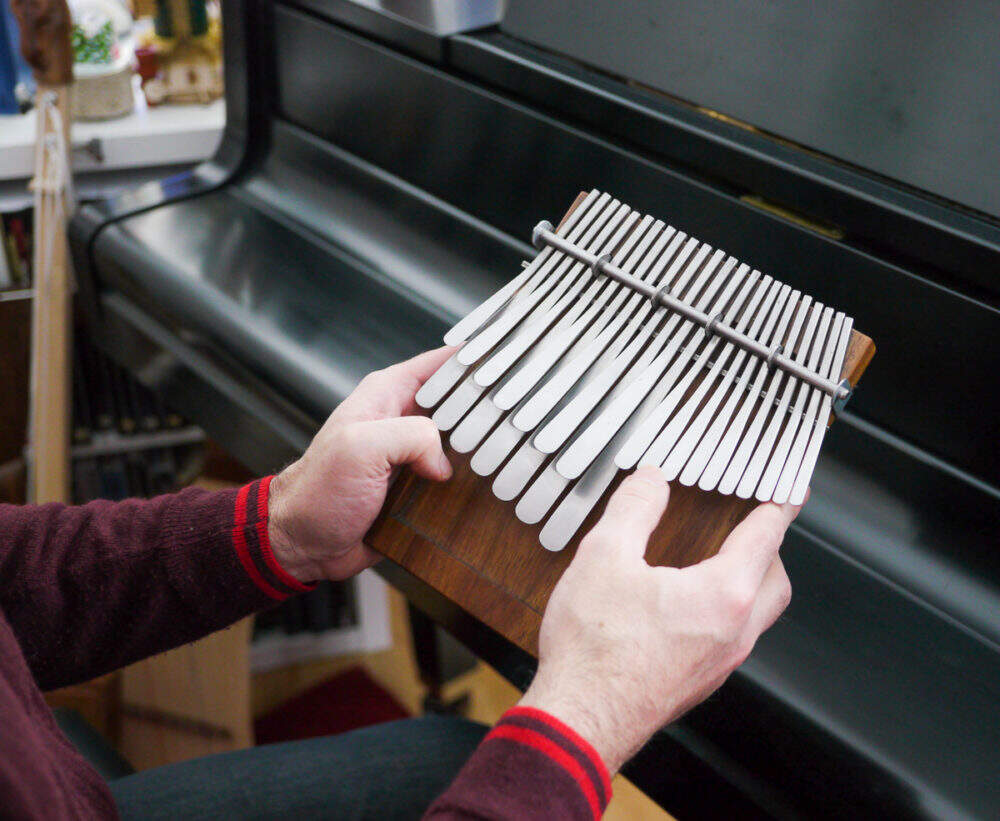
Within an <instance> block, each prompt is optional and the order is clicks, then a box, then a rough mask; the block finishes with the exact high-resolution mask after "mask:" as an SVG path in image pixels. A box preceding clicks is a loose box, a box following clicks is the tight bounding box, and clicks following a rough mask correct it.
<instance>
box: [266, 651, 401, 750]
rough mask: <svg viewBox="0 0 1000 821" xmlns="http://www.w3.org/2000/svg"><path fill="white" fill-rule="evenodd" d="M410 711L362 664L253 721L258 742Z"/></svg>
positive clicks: (340, 729)
mask: <svg viewBox="0 0 1000 821" xmlns="http://www.w3.org/2000/svg"><path fill="white" fill-rule="evenodd" d="M408 716H409V713H407V712H406V709H405V708H404V707H403V706H402V705H401V704H400V703H399V702H398V701H396V699H395V698H393V697H392V695H390V694H389V693H388V692H387V691H386V690H385V689H383V688H382V687H380V686H379V685H378V684H377V683H376V682H375V680H374V679H372V677H371V676H369V675H368V673H366V672H365V671H364V669H363V668H361V667H352V668H351V669H350V670H345V671H344V672H343V673H340V674H339V675H336V676H333V677H332V678H328V679H327V680H326V681H322V682H320V683H319V684H317V685H316V686H315V687H310V688H309V689H308V690H306V691H305V692H304V693H299V695H297V696H295V697H294V698H290V699H289V700H288V701H286V702H284V703H283V704H279V705H278V706H277V707H275V708H274V709H273V710H271V711H270V712H269V713H266V714H265V715H263V716H261V717H260V718H258V719H257V720H256V721H255V722H254V734H255V735H256V737H257V743H258V744H273V743H275V742H276V741H295V740H297V739H301V738H315V737H316V736H323V735H336V734H337V733H346V732H347V731H348V730H356V729H358V728H359V727H367V726H368V725H370V724H381V723H382V722H383V721H395V720H396V719H398V718H407V717H408Z"/></svg>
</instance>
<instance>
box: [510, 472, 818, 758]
mask: <svg viewBox="0 0 1000 821" xmlns="http://www.w3.org/2000/svg"><path fill="white" fill-rule="evenodd" d="M668 497H669V488H668V486H667V483H666V481H665V479H664V476H663V473H662V472H661V471H660V470H659V469H658V468H650V467H644V468H640V469H639V470H637V471H636V472H635V473H634V474H632V475H631V476H630V477H628V478H627V479H626V480H625V481H624V482H623V483H622V485H621V487H619V488H618V490H617V491H616V492H615V494H614V495H613V496H612V497H611V498H610V499H609V501H608V505H607V509H606V510H605V512H604V516H603V517H602V518H601V520H600V521H599V522H598V523H597V525H596V526H595V527H594V529H593V530H592V531H591V532H590V533H588V534H587V536H586V537H584V539H583V540H582V541H581V543H580V546H579V548H578V549H577V554H576V556H575V557H574V558H573V562H572V564H570V566H569V567H568V568H567V569H566V572H565V573H564V574H563V577H562V578H561V579H560V581H559V583H558V584H557V585H556V587H555V590H554V591H553V592H552V596H551V598H550V599H549V603H548V606H547V607H546V610H545V616H544V618H543V620H542V628H541V635H540V637H539V665H538V674H537V675H536V676H535V679H534V681H533V682H532V685H531V687H530V688H529V689H528V691H527V693H525V695H524V697H523V699H522V700H521V704H522V705H524V706H531V707H537V708H539V709H542V710H545V711H546V712H548V713H550V714H551V715H554V716H555V717H556V718H558V719H561V720H562V721H564V722H566V723H567V724H568V725H570V726H571V727H573V728H574V729H575V730H577V732H579V733H580V734H581V735H582V736H583V737H584V738H586V739H587V740H588V741H589V742H590V743H591V744H592V745H593V746H594V748H595V749H596V750H597V752H598V753H599V754H600V755H601V757H602V759H603V760H604V763H605V765H606V766H607V768H608V770H609V771H610V772H611V774H614V773H615V772H617V771H618V770H619V769H620V768H621V766H622V765H623V764H624V763H625V761H627V760H628V758H630V757H631V756H632V755H633V754H634V753H635V752H637V751H638V749H639V748H640V747H641V746H642V745H643V744H644V743H645V742H646V740H647V739H648V738H649V737H650V736H651V735H652V734H653V733H654V732H656V731H657V730H658V729H659V728H660V727H662V726H663V725H664V724H667V723H669V722H671V721H673V720H674V719H676V718H678V717H680V716H681V715H682V714H683V713H684V712H686V711H687V710H689V709H691V708H692V707H694V706H695V705H696V704H698V703H700V702H701V701H703V700H704V699H706V698H707V697H708V696H709V695H711V694H712V693H713V692H714V691H715V690H716V689H717V688H718V687H719V686H721V684H722V683H723V682H724V681H725V680H726V678H727V677H728V676H729V674H730V673H731V672H732V671H733V670H734V669H735V668H736V667H738V666H739V665H740V664H741V663H742V662H743V661H744V659H746V657H747V656H748V655H749V654H750V651H751V649H752V648H753V646H754V643H755V642H756V641H757V638H758V637H759V636H760V634H761V633H763V632H764V631H765V630H766V629H767V628H768V627H770V626H771V625H772V624H773V623H774V622H775V620H776V619H777V618H778V616H779V615H781V612H782V611H783V610H784V609H785V607H786V606H787V605H788V602H789V600H790V599H791V586H790V584H789V581H788V576H787V575H786V573H785V568H784V566H783V565H782V563H781V559H780V558H779V557H778V548H779V546H780V545H781V541H782V539H783V538H784V535H785V531H786V529H787V528H788V526H789V524H791V522H792V520H793V519H794V518H795V516H796V515H797V514H798V512H799V509H800V508H799V507H795V506H792V505H781V506H779V505H776V504H772V503H768V504H763V505H760V506H759V507H758V508H756V509H755V510H754V511H753V512H752V513H751V514H750V515H749V516H747V518H746V519H744V521H743V522H741V523H740V524H739V525H738V526H737V527H736V529H735V530H733V532H732V533H731V534H730V535H729V537H728V538H727V539H726V541H725V543H724V544H723V545H722V548H721V549H720V550H719V553H718V554H717V555H715V556H713V557H712V558H710V559H706V560H705V561H703V562H701V563H699V564H697V565H694V566H692V567H688V568H685V569H683V570H680V569H676V568H670V567H651V566H650V565H648V564H647V563H646V561H645V558H644V556H645V552H646V543H647V541H648V540H649V536H650V534H651V533H652V532H653V529H654V528H655V527H656V525H657V523H658V522H659V520H660V517H661V516H662V515H663V512H664V510H665V509H666V506H667V499H668Z"/></svg>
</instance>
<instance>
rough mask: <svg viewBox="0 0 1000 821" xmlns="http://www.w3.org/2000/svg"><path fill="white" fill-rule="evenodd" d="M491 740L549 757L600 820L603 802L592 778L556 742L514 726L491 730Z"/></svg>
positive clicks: (503, 726)
mask: <svg viewBox="0 0 1000 821" xmlns="http://www.w3.org/2000/svg"><path fill="white" fill-rule="evenodd" d="M490 739H506V740H507V741H514V742H516V743H518V744H523V745H524V746H526V747H531V748H532V749H534V750H538V751H539V752H540V753H543V754H544V755H546V756H548V757H549V758H550V759H551V760H552V761H553V762H554V763H556V764H558V765H559V766H560V767H562V768H563V769H564V770H565V771H566V772H567V773H568V774H569V775H570V776H571V777H572V778H573V780H575V781H576V783H577V785H578V786H579V787H580V791H581V792H582V793H583V796H584V798H586V799H587V804H589V805H590V809H591V812H593V814H594V819H595V821H598V819H600V817H601V812H602V810H601V802H600V799H598V797H597V791H596V790H595V789H594V784H593V782H592V781H591V780H590V776H588V775H587V774H586V773H585V772H584V771H583V767H581V766H580V764H579V763H578V762H577V761H576V759H574V758H573V756H571V755H570V754H569V753H568V752H566V751H565V750H564V749H563V748H562V747H560V746H559V745H558V744H556V743H555V742H554V741H552V740H550V739H548V738H546V737H545V736H543V735H541V734H540V733H536V732H535V731H534V730H529V729H528V728H527V727H517V726H515V725H513V724H499V725H497V726H496V727H494V728H493V729H492V730H490V732H489V734H488V735H487V736H486V738H485V740H484V741H489V740H490Z"/></svg>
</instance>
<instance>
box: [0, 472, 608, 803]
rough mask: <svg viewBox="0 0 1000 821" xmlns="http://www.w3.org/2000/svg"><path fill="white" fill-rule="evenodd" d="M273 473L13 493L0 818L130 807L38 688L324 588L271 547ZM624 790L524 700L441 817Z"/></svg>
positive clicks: (1, 669) (5, 510) (1, 637)
mask: <svg viewBox="0 0 1000 821" xmlns="http://www.w3.org/2000/svg"><path fill="white" fill-rule="evenodd" d="M269 484H270V479H263V480H258V481H256V482H253V483H252V484H250V485H247V486H246V487H243V488H241V489H240V490H238V491H237V490H231V491H229V490H226V491H216V492H209V491H205V490H201V489H197V488H192V489H188V490H185V491H182V492H181V493H177V494H173V495H170V496H160V497H158V498H156V499H151V500H149V501H139V500H129V501H125V502H117V503H113V502H106V501H97V502H91V503H90V504H87V505H84V506H82V507H67V506H64V505H58V504H50V505H43V506H40V507H15V506H12V505H0V808H2V809H0V815H3V816H4V817H14V818H113V817H116V816H117V811H116V809H115V806H114V803H113V801H112V798H111V794H110V792H109V791H108V788H107V786H106V785H105V783H104V781H103V780H102V779H101V777H100V776H99V775H98V774H97V772H95V771H94V770H93V768H91V767H90V765H89V764H88V763H87V762H86V761H85V760H84V759H83V758H82V757H81V756H80V755H79V754H78V753H77V752H76V751H75V749H74V748H73V747H72V746H71V745H70V743H69V742H68V741H67V740H66V738H65V737H64V736H63V735H62V733H61V732H60V731H59V728H58V727H57V726H56V724H55V722H54V720H53V718H52V713H51V711H50V710H49V708H48V706H47V705H46V703H45V701H44V699H43V698H42V694H41V690H40V689H39V688H41V689H50V688H55V687H62V686H65V685H67V684H73V683H75V682H80V681H86V680H87V679H91V678H94V677H95V676H99V675H101V674H102V673H107V672H109V671H111V670H114V669H116V668H118V667H122V666H124V665H126V664H130V663H131V662H134V661H137V660H139V659H142V658H146V657H147V656H151V655H154V654H156V653H159V652H161V651H163V650H167V649H169V648H171V647H176V646H178V645H180V644H184V643H186V642H189V641H193V640H195V639H197V638H200V637H202V636H204V635H207V634H208V633H211V632H213V631H215V630H219V629H220V628H222V627H225V626H226V625H229V624H232V623H233V622H235V621H237V620H238V619H240V618H243V617H244V616H246V615H249V614H250V613H253V612H255V611H257V610H261V609H264V608H266V607H268V606H270V605H273V604H274V603H275V602H278V601H282V600H284V599H286V598H288V597H289V596H291V595H294V594H295V593H298V592H301V591H303V590H307V589H309V587H308V586H306V585H303V584H300V583H299V582H298V581H296V580H295V579H294V578H293V577H292V576H290V575H288V574H287V573H286V572H285V571H284V570H283V569H282V568H281V566H280V565H279V564H278V562H277V561H276V560H275V557H274V555H273V553H272V552H271V548H270V544H269V542H268V538H267V494H268V486H269ZM610 798H611V785H610V782H609V781H608V775H607V770H606V769H605V768H604V765H603V764H602V762H601V761H600V758H599V757H598V756H597V754H596V753H595V752H594V750H593V748H592V747H591V746H590V745H589V744H587V742H586V741H584V740H583V739H582V738H580V737H579V736H578V735H577V734H576V733H574V732H573V731H572V730H571V729H570V728H569V727H566V726H565V725H563V724H561V723H560V722H558V721H557V720H556V719H554V718H553V717H551V716H549V715H547V714H546V713H542V712H540V711H537V710H529V709H526V708H515V709H514V710H511V711H509V712H508V713H507V714H506V715H505V716H504V717H503V718H502V719H501V721H500V722H499V723H498V724H497V726H496V727H495V728H494V729H493V730H492V731H491V732H490V733H489V735H487V737H486V738H485V739H484V741H483V742H482V744H481V745H480V747H479V748H478V749H477V751H476V753H475V754H474V755H473V756H472V758H471V759H470V760H469V762H468V763H467V764H466V766H465V767H464V768H463V770H462V771H461V773H460V774H459V776H458V777H457V778H456V780H455V782H454V783H453V784H452V786H451V787H450V788H449V789H448V790H447V791H446V792H445V793H444V795H442V796H441V797H440V798H438V799H437V801H435V802H434V805H433V806H432V807H431V808H430V810H429V811H428V815H429V816H430V817H433V818H435V819H437V818H523V819H534V818H539V819H541V818H596V817H599V816H600V814H601V812H602V811H603V809H604V807H605V806H606V805H607V802H608V801H609V800H610ZM334 812H335V808H332V807H331V814H333V813H334Z"/></svg>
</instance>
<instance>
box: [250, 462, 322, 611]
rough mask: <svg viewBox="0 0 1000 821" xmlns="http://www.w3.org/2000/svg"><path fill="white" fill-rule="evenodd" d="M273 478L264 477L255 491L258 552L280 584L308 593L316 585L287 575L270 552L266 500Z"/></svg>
mask: <svg viewBox="0 0 1000 821" xmlns="http://www.w3.org/2000/svg"><path fill="white" fill-rule="evenodd" d="M273 478H274V477H273V476H265V477H264V478H263V479H261V480H260V487H259V488H258V490H257V539H258V542H259V544H260V552H261V555H263V557H264V563H265V564H266V565H267V566H268V567H269V568H271V572H272V573H274V575H275V576H277V577H278V579H279V581H281V582H282V584H287V585H288V586H289V587H290V588H292V590H296V591H298V592H299V593H308V592H309V591H310V590H315V589H316V585H315V584H303V583H302V582H300V581H299V580H298V579H296V578H295V577H294V576H293V575H292V574H291V573H288V572H287V571H286V570H285V568H283V567H282V566H281V565H280V564H279V563H278V560H277V559H276V558H275V557H274V551H273V550H271V538H270V536H269V535H268V532H267V522H268V519H269V518H270V511H269V510H268V508H267V500H268V494H269V492H270V488H271V479H273Z"/></svg>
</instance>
